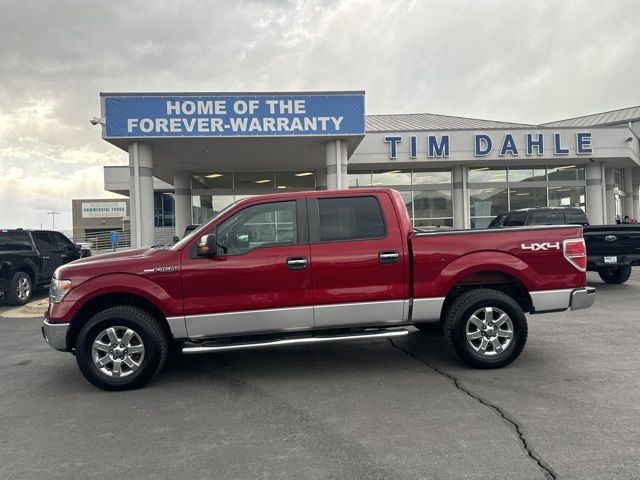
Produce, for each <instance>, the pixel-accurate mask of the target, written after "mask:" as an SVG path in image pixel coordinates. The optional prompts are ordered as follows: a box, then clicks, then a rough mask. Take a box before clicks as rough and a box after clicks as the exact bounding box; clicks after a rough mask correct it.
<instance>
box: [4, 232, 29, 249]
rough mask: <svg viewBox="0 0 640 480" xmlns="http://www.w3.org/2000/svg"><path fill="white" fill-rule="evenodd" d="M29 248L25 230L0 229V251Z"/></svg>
mask: <svg viewBox="0 0 640 480" xmlns="http://www.w3.org/2000/svg"><path fill="white" fill-rule="evenodd" d="M31 249H32V248H31V240H30V239H29V235H28V234H27V232H2V231H0V252H9V251H16V250H31Z"/></svg>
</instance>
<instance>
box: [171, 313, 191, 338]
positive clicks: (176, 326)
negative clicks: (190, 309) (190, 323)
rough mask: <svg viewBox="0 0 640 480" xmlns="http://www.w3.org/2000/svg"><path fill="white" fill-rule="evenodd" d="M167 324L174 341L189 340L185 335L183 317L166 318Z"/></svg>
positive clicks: (185, 326)
mask: <svg viewBox="0 0 640 480" xmlns="http://www.w3.org/2000/svg"><path fill="white" fill-rule="evenodd" d="M167 323H168V324H169V330H171V335H172V336H173V339H174V340H183V339H185V338H189V335H187V323H186V321H185V318H184V316H183V315H182V316H179V317H167Z"/></svg>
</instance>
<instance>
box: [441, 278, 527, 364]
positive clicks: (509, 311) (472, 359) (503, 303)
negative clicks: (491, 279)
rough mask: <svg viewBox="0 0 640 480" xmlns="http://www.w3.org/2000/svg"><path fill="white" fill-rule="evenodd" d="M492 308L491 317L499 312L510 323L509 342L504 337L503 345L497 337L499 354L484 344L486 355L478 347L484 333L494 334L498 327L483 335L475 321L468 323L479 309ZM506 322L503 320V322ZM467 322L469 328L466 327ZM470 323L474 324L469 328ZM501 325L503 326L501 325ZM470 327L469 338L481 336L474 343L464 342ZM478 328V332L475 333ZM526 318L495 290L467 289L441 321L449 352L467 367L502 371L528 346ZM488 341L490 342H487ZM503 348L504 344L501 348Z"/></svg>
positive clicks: (513, 301) (504, 333) (514, 305)
mask: <svg viewBox="0 0 640 480" xmlns="http://www.w3.org/2000/svg"><path fill="white" fill-rule="evenodd" d="M487 307H491V308H492V310H491V312H492V313H491V315H492V318H493V316H494V315H499V312H500V311H502V313H505V314H506V315H507V316H508V319H509V320H510V321H511V324H512V328H507V329H508V330H509V331H511V332H512V336H511V339H510V341H509V343H508V344H507V343H506V341H507V339H506V338H503V337H502V336H500V338H502V340H503V341H504V342H505V343H502V341H501V340H500V339H499V338H498V339H497V341H498V342H499V343H500V345H499V347H498V348H500V349H502V348H504V349H503V350H501V351H497V350H496V349H495V348H494V347H493V343H491V342H490V344H491V346H489V345H485V353H484V354H483V353H480V351H479V350H477V348H481V347H480V344H482V342H485V340H484V339H483V337H484V335H485V333H486V334H487V335H488V334H489V332H497V331H498V330H499V328H500V326H498V328H495V327H491V328H490V329H489V330H487V331H486V332H483V331H482V330H481V329H480V328H479V327H476V326H475V325H476V323H477V322H473V321H472V320H471V318H472V316H473V315H474V313H478V311H479V310H481V309H485V308H487ZM484 315H487V314H486V313H484V311H483V312H482V313H478V315H476V317H475V318H477V319H480V320H483V318H482V316H484ZM505 321H506V320H503V322H505ZM467 323H469V327H468V326H467ZM471 324H473V325H471ZM503 325H504V324H503ZM470 327H472V329H473V331H471V332H469V335H477V334H478V333H479V334H480V335H481V336H480V338H478V339H474V340H467V332H468V329H470ZM476 328H477V330H475V329H476ZM507 329H504V330H501V331H502V335H506V334H507V333H506V330H507ZM527 334H528V328H527V319H526V317H525V315H524V312H523V311H522V308H520V305H518V303H517V302H516V301H515V300H514V299H513V298H511V297H510V296H508V295H505V294H504V293H502V292H499V291H497V290H491V289H488V288H479V289H476V290H470V291H468V292H466V293H463V294H462V295H460V296H459V297H458V298H457V299H456V300H454V301H453V303H452V304H451V306H450V307H449V309H448V311H447V314H446V317H445V321H444V336H445V338H447V340H448V341H449V346H450V347H451V349H452V350H453V351H454V352H455V353H456V354H457V355H458V356H459V357H460V358H461V359H462V360H463V361H464V362H465V363H467V364H468V365H470V366H472V367H475V368H501V367H504V366H506V365H509V364H510V363H511V362H513V361H514V360H515V359H516V358H518V356H519V355H520V353H521V352H522V350H523V349H524V346H525V344H526V343H527ZM487 338H497V336H491V337H487ZM486 341H487V342H489V340H486ZM503 345H506V346H505V347H503Z"/></svg>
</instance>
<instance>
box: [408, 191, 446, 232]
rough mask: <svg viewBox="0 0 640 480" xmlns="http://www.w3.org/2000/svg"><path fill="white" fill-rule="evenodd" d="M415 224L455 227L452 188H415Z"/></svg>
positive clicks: (418, 225) (417, 225)
mask: <svg viewBox="0 0 640 480" xmlns="http://www.w3.org/2000/svg"><path fill="white" fill-rule="evenodd" d="M412 220H413V225H414V226H416V227H425V226H436V225H439V226H446V227H453V204H452V201H451V190H450V189H449V190H414V191H413V219H412Z"/></svg>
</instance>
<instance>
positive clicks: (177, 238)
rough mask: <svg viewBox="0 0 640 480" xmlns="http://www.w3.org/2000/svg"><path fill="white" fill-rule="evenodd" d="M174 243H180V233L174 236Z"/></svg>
mask: <svg viewBox="0 0 640 480" xmlns="http://www.w3.org/2000/svg"><path fill="white" fill-rule="evenodd" d="M172 240H173V243H178V242H179V241H180V237H179V236H178V235H174V236H173V239H172Z"/></svg>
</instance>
